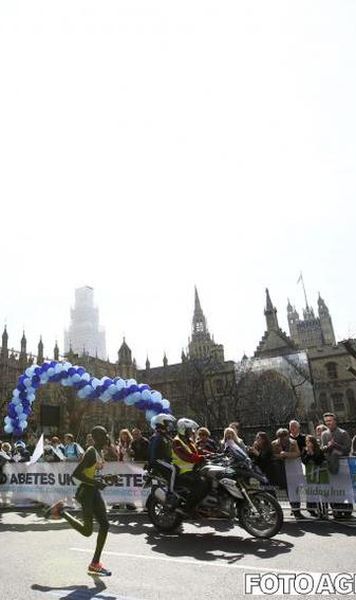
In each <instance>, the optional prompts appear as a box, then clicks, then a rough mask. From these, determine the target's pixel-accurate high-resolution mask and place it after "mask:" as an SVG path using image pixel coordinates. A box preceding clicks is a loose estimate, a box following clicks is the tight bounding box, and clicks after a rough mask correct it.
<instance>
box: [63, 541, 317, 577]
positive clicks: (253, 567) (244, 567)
mask: <svg viewBox="0 0 356 600" xmlns="http://www.w3.org/2000/svg"><path fill="white" fill-rule="evenodd" d="M70 550H73V551H74V552H85V553H87V554H93V550H89V549H88V548H70ZM103 554H107V555H108V556H118V557H120V558H133V559H135V560H142V559H146V560H160V561H161V562H170V563H179V564H183V565H190V566H193V567H195V566H197V567H202V566H204V567H207V566H208V565H209V567H218V568H223V569H241V570H243V571H248V570H253V571H264V572H266V573H291V572H292V573H295V574H296V575H298V574H301V573H305V572H306V569H304V570H302V571H294V570H292V569H274V568H273V567H272V566H271V567H260V566H258V565H236V564H232V563H230V564H224V563H213V562H212V561H211V560H209V561H206V560H185V559H184V558H183V559H181V558H171V557H170V556H148V555H147V554H127V553H126V552H112V551H109V550H104V551H103ZM232 560H233V558H232Z"/></svg>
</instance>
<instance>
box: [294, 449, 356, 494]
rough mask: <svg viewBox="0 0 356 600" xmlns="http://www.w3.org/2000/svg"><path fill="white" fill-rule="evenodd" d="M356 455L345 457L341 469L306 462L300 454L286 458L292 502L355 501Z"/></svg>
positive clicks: (340, 462) (324, 464) (341, 461)
mask: <svg viewBox="0 0 356 600" xmlns="http://www.w3.org/2000/svg"><path fill="white" fill-rule="evenodd" d="M354 465H355V459H353V458H341V459H340V460H339V470H338V473H336V474H332V473H330V471H329V470H328V468H327V464H326V463H323V464H322V465H321V466H319V467H318V466H316V465H312V464H308V465H307V466H306V467H305V466H304V465H303V464H302V462H301V460H300V458H298V459H293V460H286V461H285V468H286V476H287V485H288V499H289V501H290V502H303V501H305V502H325V503H328V502H333V503H346V502H347V503H349V504H353V503H354V501H355V499H354V485H355V482H354Z"/></svg>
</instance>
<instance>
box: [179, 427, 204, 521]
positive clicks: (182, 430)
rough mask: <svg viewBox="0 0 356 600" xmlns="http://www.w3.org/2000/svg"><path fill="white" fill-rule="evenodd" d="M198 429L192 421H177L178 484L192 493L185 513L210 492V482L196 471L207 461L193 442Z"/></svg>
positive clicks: (187, 501)
mask: <svg viewBox="0 0 356 600" xmlns="http://www.w3.org/2000/svg"><path fill="white" fill-rule="evenodd" d="M198 427H199V425H197V423H195V421H192V420H191V419H186V418H183V419H179V420H178V421H177V430H178V433H177V435H176V436H175V438H174V439H173V452H172V456H173V464H174V465H176V466H177V467H178V468H179V472H178V475H177V477H176V483H177V484H179V483H181V484H182V485H184V486H185V487H187V488H188V489H189V491H190V494H189V496H188V498H187V500H186V504H185V507H184V511H185V512H187V513H189V512H190V511H191V510H193V509H194V508H195V506H196V505H197V504H198V502H200V501H201V500H202V499H203V498H204V497H205V496H206V494H207V493H208V490H209V482H208V481H206V480H205V479H203V478H202V477H201V476H200V475H199V472H197V471H196V470H194V467H195V465H198V464H199V463H201V462H203V461H204V459H205V457H204V455H203V454H200V453H199V451H198V450H197V447H196V446H195V444H194V442H193V434H194V432H195V431H196V430H197V429H198Z"/></svg>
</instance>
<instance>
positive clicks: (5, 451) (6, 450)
mask: <svg viewBox="0 0 356 600" xmlns="http://www.w3.org/2000/svg"><path fill="white" fill-rule="evenodd" d="M6 462H12V448H11V444H9V442H0V463H1V464H5V463H6Z"/></svg>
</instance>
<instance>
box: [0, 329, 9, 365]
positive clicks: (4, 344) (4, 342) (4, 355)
mask: <svg viewBox="0 0 356 600" xmlns="http://www.w3.org/2000/svg"><path fill="white" fill-rule="evenodd" d="M8 340H9V336H8V334H7V330H6V325H5V327H4V331H3V334H2V344H1V358H2V359H3V360H6V359H7V357H8V356H9V351H8V347H7V344H8Z"/></svg>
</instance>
